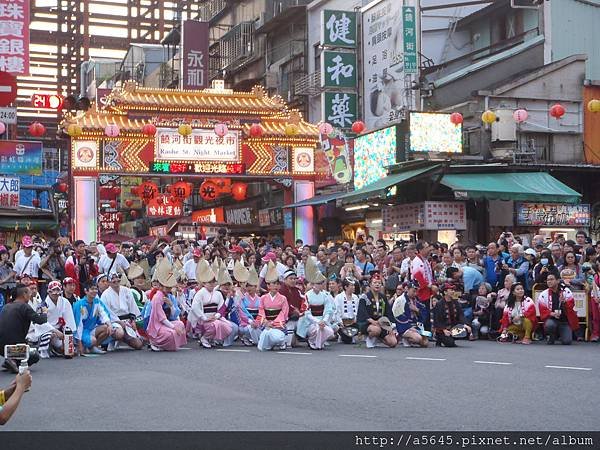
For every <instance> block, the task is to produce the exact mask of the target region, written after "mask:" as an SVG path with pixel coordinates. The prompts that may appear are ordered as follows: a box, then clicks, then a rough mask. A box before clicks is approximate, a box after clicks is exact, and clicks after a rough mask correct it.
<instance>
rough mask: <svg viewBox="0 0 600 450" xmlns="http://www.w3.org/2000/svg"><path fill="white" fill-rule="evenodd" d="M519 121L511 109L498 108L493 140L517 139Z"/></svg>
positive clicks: (493, 127) (493, 124) (493, 128)
mask: <svg viewBox="0 0 600 450" xmlns="http://www.w3.org/2000/svg"><path fill="white" fill-rule="evenodd" d="M516 140H517V123H516V122H515V119H514V118H513V111H512V110H510V109H498V110H496V121H495V122H494V123H492V142H498V141H503V142H504V141H516Z"/></svg>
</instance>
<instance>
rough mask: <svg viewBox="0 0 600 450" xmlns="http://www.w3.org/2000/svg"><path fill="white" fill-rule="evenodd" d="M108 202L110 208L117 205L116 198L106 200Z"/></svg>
mask: <svg viewBox="0 0 600 450" xmlns="http://www.w3.org/2000/svg"><path fill="white" fill-rule="evenodd" d="M108 204H109V205H110V207H111V208H112V209H115V208H116V207H117V201H116V200H111V201H110V202H108Z"/></svg>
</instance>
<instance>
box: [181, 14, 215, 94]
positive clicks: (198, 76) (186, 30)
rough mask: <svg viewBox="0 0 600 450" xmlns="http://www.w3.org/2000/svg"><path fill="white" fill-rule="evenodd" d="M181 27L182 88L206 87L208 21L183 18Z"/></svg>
mask: <svg viewBox="0 0 600 450" xmlns="http://www.w3.org/2000/svg"><path fill="white" fill-rule="evenodd" d="M182 29H183V33H182V36H181V42H182V45H181V47H182V50H181V80H182V88H183V89H205V88H207V87H208V36H209V29H208V22H198V21H196V20H185V21H184V22H183V25H182Z"/></svg>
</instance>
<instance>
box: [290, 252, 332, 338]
mask: <svg viewBox="0 0 600 450" xmlns="http://www.w3.org/2000/svg"><path fill="white" fill-rule="evenodd" d="M305 271H306V280H307V281H308V282H309V283H311V285H312V289H310V290H309V291H308V292H307V293H306V304H307V309H306V312H305V313H304V315H303V316H302V317H300V319H298V326H297V328H296V334H297V335H298V336H300V337H301V338H304V339H307V340H308V346H309V347H310V348H311V349H312V350H323V348H325V342H327V340H328V339H329V338H330V337H331V336H333V334H334V331H333V328H332V327H331V324H332V322H333V321H334V319H335V303H334V301H333V298H332V297H331V294H329V292H327V291H325V290H324V286H325V281H327V279H326V278H325V276H324V275H323V273H322V272H321V270H320V269H319V268H318V266H317V265H316V264H315V263H314V262H313V261H312V259H308V260H307V261H306V267H305Z"/></svg>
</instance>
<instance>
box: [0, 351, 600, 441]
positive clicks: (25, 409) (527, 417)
mask: <svg viewBox="0 0 600 450" xmlns="http://www.w3.org/2000/svg"><path fill="white" fill-rule="evenodd" d="M460 345H461V347H460V348H454V349H445V348H429V349H407V348H397V349H385V348H376V349H373V350H367V349H364V348H356V347H355V346H347V345H342V344H338V345H335V346H333V347H331V348H328V349H326V350H325V351H321V352H314V351H311V350H309V349H306V348H300V349H294V350H288V351H286V352H284V353H276V352H269V353H258V352H257V351H256V349H254V348H253V349H250V350H248V349H246V348H245V347H237V346H236V347H233V348H232V350H233V351H223V350H221V351H217V350H215V349H211V350H203V349H199V348H197V346H196V345H192V344H191V343H190V344H189V345H188V347H190V350H183V351H180V352H177V353H152V352H149V351H139V352H134V351H127V350H124V351H119V352H117V353H113V354H108V355H103V356H99V357H96V358H77V359H74V360H70V361H66V360H61V359H52V360H49V361H42V363H40V364H38V365H36V366H34V367H33V370H32V373H33V376H34V382H33V386H32V389H31V392H30V393H28V394H27V395H26V397H25V399H24V401H23V404H22V405H21V408H20V410H19V411H18V413H17V414H16V416H14V417H13V420H11V422H10V423H9V424H8V425H7V426H5V427H4V429H5V430H61V431H68V430H75V429H77V430H228V429H239V430H299V431H301V430H337V431H347V430H365V429H368V430H401V429H409V430H443V431H452V430H482V431H487V430H497V431H504V430H536V431H538V430H553V429H554V430H556V429H560V430H573V431H576V430H599V429H600V426H599V422H598V418H597V414H598V404H600V390H599V389H598V383H599V381H600V378H599V374H600V357H599V356H600V346H598V345H595V344H574V345H573V346H571V347H561V346H560V345H556V346H553V347H550V346H546V345H542V344H534V345H531V346H521V345H513V344H497V343H493V342H474V343H470V342H461V343H460ZM419 358H427V359H419ZM548 366H555V367H548ZM565 367H570V369H568V368H565ZM10 379H11V378H10V376H9V375H8V374H7V373H6V372H1V373H0V385H4V384H7V383H8V382H9V381H10Z"/></svg>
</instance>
